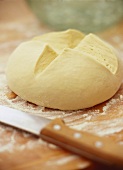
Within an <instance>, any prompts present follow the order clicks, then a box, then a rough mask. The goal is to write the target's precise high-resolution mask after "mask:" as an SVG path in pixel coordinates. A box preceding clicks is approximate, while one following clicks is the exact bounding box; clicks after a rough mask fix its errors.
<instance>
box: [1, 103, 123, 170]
mask: <svg viewBox="0 0 123 170" xmlns="http://www.w3.org/2000/svg"><path fill="white" fill-rule="evenodd" d="M0 122H1V123H4V124H7V125H10V126H13V127H15V128H19V129H22V130H24V131H27V132H30V133H32V134H34V135H37V136H39V137H41V138H42V139H43V140H46V141H48V142H50V143H53V144H55V145H57V146H59V147H61V148H63V149H66V150H68V151H70V152H73V153H75V154H77V155H80V156H83V157H85V158H87V159H90V160H92V161H96V162H98V163H102V164H105V165H113V166H115V167H120V168H123V146H121V145H118V144H116V143H115V142H113V140H111V139H109V138H106V137H100V136H97V135H94V134H92V133H88V132H85V131H77V130H74V129H72V128H69V127H68V126H66V125H65V123H64V121H63V120H62V119H60V118H56V119H54V120H49V119H46V118H42V117H39V116H35V115H32V114H29V113H25V112H22V111H19V110H15V109H12V108H9V107H6V106H1V105H0Z"/></svg>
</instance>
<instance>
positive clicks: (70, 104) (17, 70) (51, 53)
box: [6, 30, 123, 110]
mask: <svg viewBox="0 0 123 170" xmlns="http://www.w3.org/2000/svg"><path fill="white" fill-rule="evenodd" d="M122 74H123V66H122V62H121V60H120V58H118V55H117V53H116V51H115V50H114V49H113V47H111V46H110V45H108V44H107V43H106V42H104V41H102V40H101V39H100V38H98V37H97V36H95V35H94V34H89V35H84V34H83V33H81V32H79V31H77V30H67V31H63V32H54V33H48V34H45V35H42V36H39V37H35V38H34V39H32V40H31V41H28V42H24V43H22V44H20V45H19V46H18V47H17V49H16V50H15V51H14V52H13V54H12V55H11V56H10V59H9V61H8V65H7V70H6V75H7V81H8V85H9V87H10V89H11V90H12V91H14V92H15V93H16V94H17V95H19V96H20V97H21V98H23V99H24V100H27V101H29V102H32V103H35V104H37V105H41V106H45V107H49V108H55V109H60V110H78V109H83V108H88V107H92V106H94V105H96V104H99V103H102V102H104V101H105V100H108V99H109V98H111V97H112V96H113V95H114V94H115V93H116V92H117V90H118V89H119V87H120V85H121V82H122Z"/></svg>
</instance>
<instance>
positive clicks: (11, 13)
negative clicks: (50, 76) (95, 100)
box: [0, 0, 123, 170]
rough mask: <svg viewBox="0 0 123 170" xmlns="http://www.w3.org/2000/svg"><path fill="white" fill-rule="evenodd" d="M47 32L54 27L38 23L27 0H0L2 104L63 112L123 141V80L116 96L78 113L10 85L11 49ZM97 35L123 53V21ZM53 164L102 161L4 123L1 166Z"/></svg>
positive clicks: (70, 167) (10, 169) (67, 169)
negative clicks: (29, 98) (27, 97)
mask: <svg viewBox="0 0 123 170" xmlns="http://www.w3.org/2000/svg"><path fill="white" fill-rule="evenodd" d="M48 31H50V30H49V29H48V28H47V27H46V26H44V25H43V24H40V23H39V21H38V20H37V19H36V17H35V16H34V15H33V14H32V12H31V11H30V9H29V8H28V6H27V4H26V3H25V2H24V1H23V0H20V1H17V0H3V1H0V104H1V105H6V106H9V107H13V108H16V109H19V110H24V111H25V112H28V113H32V114H36V115H39V116H43V117H47V118H50V119H54V118H56V117H61V118H63V119H64V120H65V122H66V124H67V125H68V126H71V127H73V128H75V129H79V130H85V131H89V132H91V133H95V134H97V135H100V136H106V137H109V138H112V139H113V140H114V141H115V142H116V143H117V144H120V145H123V123H122V122H123V85H121V88H120V89H119V91H118V92H117V94H116V95H115V96H114V97H113V98H112V99H110V100H108V101H106V102H104V103H102V104H100V105H98V106H95V107H93V108H90V109H84V110H79V111H76V112H75V111H73V112H72V111H71V112H68V111H67V112H63V111H58V110H52V109H48V108H42V107H40V106H36V105H34V104H31V103H29V102H26V101H23V100H22V99H21V98H19V97H18V96H16V95H15V94H14V93H12V92H11V90H10V89H9V88H8V86H7V82H6V77H5V66H6V63H7V60H8V58H9V55H10V54H11V52H12V51H13V50H14V49H15V48H16V47H17V46H18V45H19V44H20V43H21V42H22V41H26V40H29V39H30V38H32V37H33V36H35V35H40V34H43V33H45V32H48ZM98 35H99V36H100V37H102V38H103V39H105V40H107V41H108V42H109V43H111V44H112V45H113V46H115V47H116V48H117V49H118V51H119V53H120V55H121V57H123V21H122V22H121V23H119V24H117V25H116V26H113V27H112V28H110V29H108V30H106V31H105V32H102V33H99V34H98ZM50 168H51V169H53V170H57V169H58V170H75V169H86V170H97V169H101V166H97V165H96V164H95V163H92V162H90V161H88V160H85V159H84V158H80V157H78V156H76V155H73V154H71V153H68V152H66V151H63V150H62V149H60V148H57V147H56V146H54V145H52V144H49V143H46V142H44V141H42V140H41V139H38V138H36V137H35V136H33V135H31V134H28V133H25V132H22V131H19V130H16V129H13V128H11V127H8V126H5V125H3V124H0V170H39V169H40V170H49V169H50ZM102 169H103V168H102ZM112 169H113V168H112Z"/></svg>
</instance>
